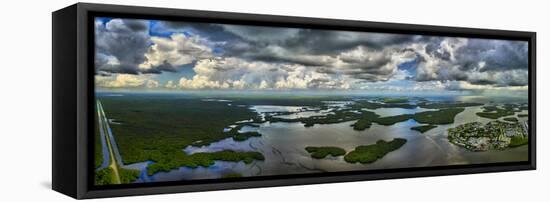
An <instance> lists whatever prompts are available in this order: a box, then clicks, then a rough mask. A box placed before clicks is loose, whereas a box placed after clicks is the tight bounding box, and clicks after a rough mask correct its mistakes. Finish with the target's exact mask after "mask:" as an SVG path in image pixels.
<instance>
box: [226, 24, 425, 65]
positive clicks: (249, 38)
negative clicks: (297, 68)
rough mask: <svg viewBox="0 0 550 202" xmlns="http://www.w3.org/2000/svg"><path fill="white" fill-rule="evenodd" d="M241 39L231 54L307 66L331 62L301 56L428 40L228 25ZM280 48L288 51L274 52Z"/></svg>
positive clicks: (230, 49) (231, 45)
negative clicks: (282, 52)
mask: <svg viewBox="0 0 550 202" xmlns="http://www.w3.org/2000/svg"><path fill="white" fill-rule="evenodd" d="M224 27H225V28H226V29H227V31H228V32H232V33H234V34H235V35H238V36H239V37H240V39H241V40H239V41H236V42H234V43H229V44H228V45H227V46H226V47H225V48H226V52H227V54H228V55H230V56H242V57H246V58H249V59H254V60H261V61H266V62H280V63H282V62H288V63H297V64H302V65H306V66H322V65H328V64H326V62H327V61H319V60H316V59H312V58H311V57H310V58H305V57H299V56H300V55H319V56H329V57H334V56H336V55H338V54H339V53H341V52H343V51H347V50H350V49H353V48H356V47H358V46H366V47H369V48H371V49H378V50H381V49H384V48H386V47H388V46H394V45H403V44H410V43H413V42H418V41H421V40H424V38H423V37H420V36H414V35H399V34H379V33H364V32H347V31H346V32H344V31H329V30H312V29H293V28H269V27H248V26H224ZM272 47H278V48H280V49H282V50H285V51H286V54H280V53H276V52H273V51H272V49H271V48H272Z"/></svg>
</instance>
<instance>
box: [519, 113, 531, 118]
mask: <svg viewBox="0 0 550 202" xmlns="http://www.w3.org/2000/svg"><path fill="white" fill-rule="evenodd" d="M528 116H529V114H518V117H520V118H521V117H528Z"/></svg>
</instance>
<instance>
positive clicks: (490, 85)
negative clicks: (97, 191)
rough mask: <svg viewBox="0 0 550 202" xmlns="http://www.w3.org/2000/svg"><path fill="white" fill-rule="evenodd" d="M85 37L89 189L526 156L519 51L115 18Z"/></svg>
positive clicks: (501, 43) (468, 41) (522, 46)
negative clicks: (90, 85) (90, 119)
mask: <svg viewBox="0 0 550 202" xmlns="http://www.w3.org/2000/svg"><path fill="white" fill-rule="evenodd" d="M94 38H95V54H94V66H95V75H94V80H95V110H94V113H93V114H94V118H95V121H94V123H95V128H94V131H95V133H94V142H93V145H94V152H95V153H94V157H95V158H94V161H95V164H94V165H93V166H94V167H93V171H94V182H93V183H94V185H98V186H100V185H117V184H139V183H155V182H174V181H192V180H205V179H225V178H247V177H257V176H278V175H300V174H314V173H327V172H346V171H372V170H385V169H396V168H426V167H436V166H455V165H477V164H491V163H506V162H525V161H528V159H529V145H528V142H529V133H528V131H529V119H528V116H529V105H528V102H529V96H528V90H529V85H528V83H529V82H528V81H529V79H528V75H529V72H528V66H529V64H528V63H529V61H528V49H529V47H528V43H527V42H526V41H513V40H498V39H482V38H461V37H446V36H430V35H410V34H394V33H377V32H356V31H339V30H323V29H305V28H286V27H266V26H251V25H235V24H214V23H199V22H183V21H162V20H153V19H124V18H109V17H98V18H95V37H94ZM91 169H92V168H91Z"/></svg>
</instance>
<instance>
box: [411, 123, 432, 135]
mask: <svg viewBox="0 0 550 202" xmlns="http://www.w3.org/2000/svg"><path fill="white" fill-rule="evenodd" d="M434 128H437V126H435V125H421V126H414V127H412V128H411V130H416V131H418V132H420V133H425V132H426V131H429V130H431V129H434Z"/></svg>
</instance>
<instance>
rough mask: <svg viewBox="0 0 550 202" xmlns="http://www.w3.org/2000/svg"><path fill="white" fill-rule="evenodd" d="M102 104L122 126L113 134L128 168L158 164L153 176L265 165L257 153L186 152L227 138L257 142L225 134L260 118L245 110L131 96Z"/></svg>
mask: <svg viewBox="0 0 550 202" xmlns="http://www.w3.org/2000/svg"><path fill="white" fill-rule="evenodd" d="M100 101H101V102H102V105H103V108H104V110H105V113H106V115H107V117H108V118H110V119H116V120H118V121H119V122H122V123H123V124H111V129H112V131H113V135H114V136H115V139H116V142H117V145H118V148H119V151H120V154H121V156H122V160H123V162H124V164H131V163H136V162H143V161H153V162H154V163H153V164H152V165H150V166H149V168H148V173H149V174H153V173H155V172H158V171H168V170H171V169H174V168H177V167H180V166H189V167H196V166H209V165H211V164H213V161H214V160H228V161H240V160H243V161H245V162H250V161H252V160H253V159H257V160H259V159H263V156H262V155H261V154H260V153H257V152H255V153H246V152H245V153H240V152H231V151H224V152H216V153H196V154H193V155H186V154H185V153H184V152H182V149H184V148H185V147H186V146H188V145H196V146H198V145H208V144H210V143H212V142H215V141H219V140H221V139H225V138H228V137H233V138H234V139H236V140H244V139H246V138H248V137H252V136H258V135H259V134H252V133H250V134H249V133H247V134H244V135H242V136H239V135H237V136H236V135H235V133H229V132H224V128H225V127H226V126H228V125H231V124H233V123H235V122H237V121H242V120H248V119H250V118H251V117H254V118H256V117H257V114H256V113H254V112H252V111H250V110H249V109H248V108H246V107H238V106H229V105H228V103H226V102H216V101H211V102H208V101H202V100H200V99H188V98H185V97H174V96H155V97H148V96H140V95H128V96H120V97H102V98H100ZM205 120H208V121H205Z"/></svg>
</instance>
